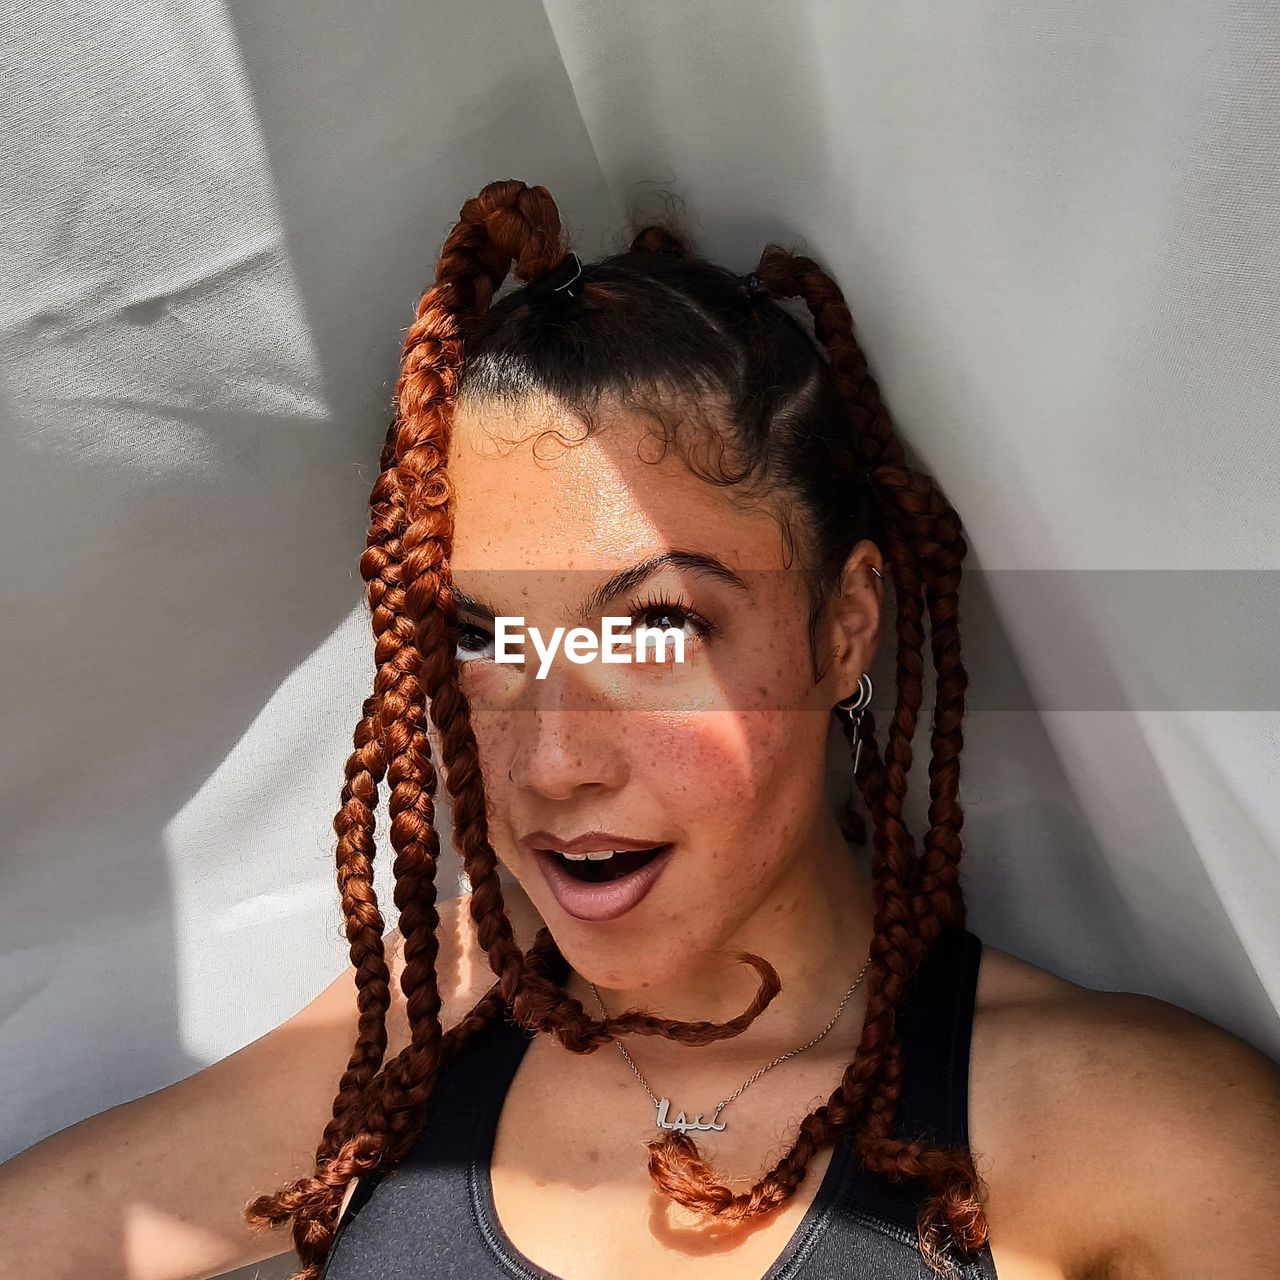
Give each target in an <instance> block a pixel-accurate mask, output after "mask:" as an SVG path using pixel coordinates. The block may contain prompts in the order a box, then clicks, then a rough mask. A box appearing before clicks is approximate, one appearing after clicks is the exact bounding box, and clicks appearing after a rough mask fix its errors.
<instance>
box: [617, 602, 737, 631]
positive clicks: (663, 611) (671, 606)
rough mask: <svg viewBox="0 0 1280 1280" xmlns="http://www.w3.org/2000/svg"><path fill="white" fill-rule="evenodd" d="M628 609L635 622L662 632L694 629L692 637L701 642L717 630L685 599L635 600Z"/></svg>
mask: <svg viewBox="0 0 1280 1280" xmlns="http://www.w3.org/2000/svg"><path fill="white" fill-rule="evenodd" d="M627 608H628V609H629V610H630V611H631V618H632V621H633V622H642V623H643V624H644V625H645V626H647V627H656V628H659V629H662V630H665V629H667V628H671V629H672V630H675V631H681V630H683V629H684V628H685V627H692V628H693V631H692V635H693V636H694V637H695V638H697V639H699V640H705V639H706V638H707V637H708V636H710V635H713V634H714V633H715V630H716V628H715V624H714V623H712V622H711V621H710V620H709V619H707V618H704V617H703V616H702V614H700V613H699V612H698V611H697V610H696V609H693V608H691V607H690V606H689V605H687V604H686V603H685V602H684V600H683V598H677V599H675V600H669V599H667V598H666V597H665V596H663V597H657V598H655V597H649V598H647V599H645V600H634V601H632V602H631V603H630V604H629V605H628V606H627Z"/></svg>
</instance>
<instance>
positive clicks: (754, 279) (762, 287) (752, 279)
mask: <svg viewBox="0 0 1280 1280" xmlns="http://www.w3.org/2000/svg"><path fill="white" fill-rule="evenodd" d="M738 281H739V283H740V284H741V285H742V287H743V288H744V289H745V290H746V291H747V297H748V298H753V299H754V298H767V297H768V296H769V286H768V285H767V284H765V282H764V281H763V280H761V279H760V276H759V274H758V273H757V272H755V271H748V272H747V274H746V275H745V276H739V277H738Z"/></svg>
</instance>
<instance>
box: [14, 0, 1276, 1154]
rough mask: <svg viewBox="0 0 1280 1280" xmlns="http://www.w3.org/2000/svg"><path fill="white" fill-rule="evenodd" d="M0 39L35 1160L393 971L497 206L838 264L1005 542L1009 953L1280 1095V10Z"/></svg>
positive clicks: (917, 436) (971, 747) (963, 499)
mask: <svg viewBox="0 0 1280 1280" xmlns="http://www.w3.org/2000/svg"><path fill="white" fill-rule="evenodd" d="M0 37H2V39H0V46H2V48H3V58H4V63H5V71H4V75H3V77H2V78H0V102H2V104H3V120H4V126H3V127H4V131H5V132H4V139H5V140H4V144H3V152H4V154H3V164H2V165H0V234H2V235H3V259H2V260H0V262H2V269H3V284H4V287H3V289H2V290H0V354H2V357H3V360H2V363H0V414H2V415H3V427H4V431H3V455H2V458H0V466H2V470H0V502H2V504H3V505H2V510H0V521H2V525H0V533H2V536H3V548H4V556H3V567H2V568H0V591H2V592H3V643H2V645H0V664H2V666H0V678H2V679H3V690H4V703H3V705H4V713H5V714H4V734H3V748H2V749H3V751H4V761H3V767H2V768H0V786H3V789H4V799H5V803H4V811H3V836H4V839H3V844H4V847H3V863H2V865H0V930H2V946H3V965H2V967H0V1157H3V1156H8V1155H11V1154H13V1153H15V1152H17V1151H19V1150H21V1149H22V1148H24V1147H25V1146H27V1145H29V1144H30V1143H32V1142H34V1141H36V1140H38V1139H39V1138H41V1137H43V1136H44V1135H46V1134H48V1133H50V1132H52V1131H54V1130H56V1129H59V1128H62V1127H63V1126H65V1125H68V1124H70V1123H72V1122H74V1121H76V1120H78V1119H80V1118H81V1117H83V1116H86V1115H88V1114H90V1113H92V1112H95V1111H99V1110H101V1109H103V1108H106V1107H108V1106H110V1105H112V1104H115V1103H118V1102H122V1101H124V1100H126V1099H130V1098H134V1097H137V1096H139V1095H141V1094H143V1093H146V1092H149V1091H151V1090H153V1089H156V1088H158V1087H160V1086H162V1085H164V1084H166V1083H168V1082H170V1081H173V1080H176V1079H178V1078H180V1077H182V1076H185V1075H187V1074H189V1073H191V1072H193V1071H195V1070H197V1069H199V1068H200V1067H202V1066H203V1065H205V1064H207V1063H209V1062H212V1061H214V1060H215V1059H218V1058H220V1057H223V1056H225V1055H226V1054H228V1053H231V1052H232V1051H234V1050H235V1049H236V1048H238V1047H240V1046H241V1045H243V1044H245V1043H247V1042H248V1041H250V1040H252V1039H254V1038H255V1037H257V1036H258V1035H260V1034H262V1033H263V1032H265V1031H266V1030H268V1029H269V1028H271V1027H272V1026H274V1025H276V1024H277V1023H278V1022H280V1021H281V1020H283V1019H284V1018H285V1017H287V1016H288V1015H290V1014H292V1013H293V1012H294V1011H296V1010H297V1009H299V1008H300V1007H301V1006H302V1005H303V1004H305V1003H306V1002H307V1001H308V1000H309V999H310V998H311V997H313V996H314V995H315V994H316V993H317V992H318V991H319V990H320V989H321V988H322V987H323V986H325V985H326V984H327V983H328V982H329V981H331V980H332V978H333V977H334V976H335V975H336V974H337V973H338V972H340V971H341V969H342V968H343V967H344V966H345V964H346V954H345V945H344V940H343V937H342V933H341V927H340V919H339V913H338V908H337V899H336V890H335V889H334V886H333V879H332V866H331V847H332V832H331V827H330V823H331V820H332V816H333V812H334V810H335V808H336V804H337V797H338V790H339V785H340V781H341V769H342V762H343V760H344V759H345V757H346V755H347V753H348V750H349V747H350V734H351V730H352V727H353V726H354V724H355V723H356V720H357V717H358V712H359V707H360V702H361V699H362V698H363V697H364V695H365V693H366V692H367V690H368V687H369V681H370V679H371V674H372V658H371V653H372V642H371V639H370V635H369V630H368V625H367V622H366V620H365V612H364V605H363V602H362V598H361V588H362V584H361V582H360V579H359V576H358V574H357V572H356V562H357V559H358V557H359V554H360V550H361V548H362V547H363V529H364V515H365V499H366V496H367V493H368V489H369V486H370V485H371V483H372V481H373V478H374V476H375V474H376V465H377V455H378V448H379V445H380V442H381V438H382V435H383V432H384V430H385V427H386V423H387V421H388V418H389V403H390V396H391V390H392V387H393V385H394V378H395V373H396V363H397V357H398V352H399V343H400V339H401V337H402V335H403V332H404V329H405V327H406V326H407V325H408V323H409V321H410V318H411V314H412V307H413V304H414V303H415V301H416V299H417V298H418V296H419V295H420V293H421V292H422V290H423V289H424V288H425V287H426V286H427V285H428V283H429V281H430V279H431V276H432V272H433V269H434V262H435V255H436V253H437V251H438V249H439V246H440V243H441V241H442V239H443V237H444V235H445V234H446V232H447V231H448V229H449V227H450V226H451V225H452V223H453V221H454V219H455V218H456V215H457V211H458V208H459V206H460V205H461V204H462V202H463V201H464V200H465V199H467V198H469V197H470V196H471V195H473V194H475V193H476V192H477V191H479V189H480V188H481V187H482V186H484V185H485V184H486V183H487V182H489V181H491V180H493V179H495V178H508V177H516V178H520V179H523V180H524V181H527V182H529V183H543V184H545V185H547V186H548V187H549V188H550V190H551V192H552V193H553V195H554V196H555V198H556V199H557V201H558V202H559V203H560V206H561V208H562V210H563V212H564V215H565V218H566V221H567V223H568V226H569V228H570V229H571V231H572V232H573V234H574V238H575V244H576V246H577V248H578V249H579V251H580V252H581V253H582V254H583V255H584V256H590V257H595V256H598V255H599V254H600V253H602V252H605V251H607V250H609V249H610V248H611V247H612V246H613V242H614V238H615V237H616V235H617V233H618V232H619V230H620V228H621V227H622V225H623V223H624V221H625V217H626V213H627V211H628V209H629V208H630V207H633V206H635V205H636V203H637V202H641V207H645V206H644V203H643V202H645V201H648V200H652V201H653V202H654V208H655V209H656V208H659V207H660V206H661V201H662V198H663V195H664V193H665V192H673V193H675V194H676V195H677V196H678V197H679V199H680V200H681V201H683V202H684V207H685V214H686V220H687V223H688V226H689V229H690V230H691V232H692V233H693V235H694V236H695V238H696V240H697V242H698V245H699V247H700V248H701V249H702V250H704V251H705V252H707V253H708V254H709V255H711V256H713V257H716V258H718V259H719V260H721V261H724V262H725V263H726V264H728V265H730V266H732V267H734V268H736V269H738V270H744V271H745V270H747V269H749V268H750V267H752V266H753V265H754V264H755V261H756V257H757V255H758V253H759V251H760V249H761V247H762V246H763V245H764V244H765V243H766V241H768V240H770V239H775V240H780V241H782V242H783V243H785V244H788V245H792V246H795V247H798V248H800V249H802V250H803V251H805V252H808V253H810V254H812V255H813V256H815V257H818V258H819V259H820V260H821V261H823V262H824V263H825V264H826V265H827V266H828V267H829V269H830V270H831V271H832V273H833V274H834V275H835V277H836V279H837V280H838V281H839V282H840V283H841V285H842V287H843V288H844V290H845V292H846V295H847V297H848V299H849V302H850V306H851V308H852V310H853V313H854V317H855V321H856V323H857V325H858V330H859V334H860V338H861V341H862V343H863V345H864V347H865V349H866V351H867V353H868V357H869V359H870V362H871V366H872V369H873V371H874V372H875V374H876V376H877V378H878V379H879V381H880V385H881V388H882V391H883V393H884V396H885V399H886V401H887V403H888V405H889V407H890V411H891V413H892V414H893V416H894V418H895V421H896V422H897V424H898V428H899V431H900V433H901V434H902V436H903V437H904V438H905V439H906V440H907V442H908V445H909V447H910V449H911V450H912V451H913V453H914V454H915V456H916V458H917V459H918V460H919V461H920V462H921V463H922V465H924V466H925V467H926V468H927V469H929V470H930V471H932V472H933V473H934V474H935V475H937V476H938V478H939V479H940V481H941V482H942V484H943V485H944V487H945V488H946V490H947V492H948V495H949V496H950V498H951V500H952V501H953V502H954V503H955V505H956V507H957V508H958V509H959V511H960V512H961V514H962V516H963V517H964V518H965V521H966V525H967V530H968V536H969V542H970V547H971V554H970V559H969V562H968V573H969V577H968V579H967V586H966V595H965V601H966V609H967V610H968V613H967V619H968V622H967V625H966V636H967V645H968V647H967V661H968V664H969V667H970V672H971V677H972V689H971V693H972V699H973V703H972V707H973V709H972V711H971V715H970V719H969V722H968V732H967V746H966V751H965V756H964V760H965V764H964V784H963V785H964V800H965V803H966V812H967V822H966V826H965V837H966V848H967V853H966V860H967V861H966V865H967V870H966V885H967V891H968V894H969V901H970V926H971V927H972V928H973V929H974V930H975V931H976V932H978V933H979V934H981V935H982V936H983V938H984V939H985V940H986V941H987V942H989V943H991V944H992V945H995V946H999V947H1003V948H1005V949H1007V950H1010V951H1012V952H1014V953H1016V954H1018V955H1021V956H1024V957H1025V958H1027V959H1029V960H1032V961H1034V962H1036V963H1039V964H1041V965H1043V966H1045V967H1047V968H1050V969H1052V970H1054V971H1056V972H1058V973H1061V974H1063V975H1064V976H1066V977H1069V978H1072V979H1074V980H1076V981H1080V982H1084V983H1086V984H1088V985H1091V986H1099V987H1124V988H1130V989H1135V990H1141V991H1147V992H1151V993H1153V994H1156V995H1159V996H1162V997H1164V998H1166V999H1170V1000H1172V1001H1174V1002H1176V1003H1178V1004H1181V1005H1184V1006H1186V1007H1188V1008H1191V1009H1193V1010H1195V1011H1197V1012H1199V1013H1202V1014H1204V1015H1205V1016H1207V1017H1209V1018H1210V1019H1212V1020H1213V1021H1215V1022H1218V1023H1220V1024H1221V1025H1223V1026H1226V1027H1228V1028H1230V1029H1231V1030H1233V1031H1235V1032H1237V1033H1238V1034H1240V1035H1242V1036H1244V1037H1246V1038H1247V1039H1250V1040H1252V1041H1253V1042H1254V1043H1256V1044H1258V1045H1260V1046H1262V1047H1264V1048H1265V1049H1267V1050H1268V1051H1270V1052H1271V1053H1273V1054H1278V1055H1280V1017H1278V1016H1277V1008H1278V1007H1280V929H1277V925H1276V916H1277V907H1278V906H1280V856H1278V854H1277V850H1278V848H1280V801H1278V800H1277V796H1280V786H1278V782H1280V778H1278V774H1280V743H1278V733H1277V724H1278V719H1280V716H1278V713H1277V708H1280V695H1278V692H1277V685H1280V680H1277V670H1276V659H1275V654H1274V651H1273V646H1272V640H1273V637H1274V634H1275V624H1276V621H1277V616H1278V611H1277V607H1276V594H1277V593H1276V588H1275V586H1274V582H1275V580H1276V575H1275V571H1276V569H1277V568H1278V567H1280V499H1278V497H1277V495H1278V494H1280V444H1278V442H1277V433H1276V427H1275V424H1276V416H1277V407H1278V406H1280V382H1278V379H1277V361H1276V354H1275V353H1276V351H1277V350H1280V305H1278V303H1277V298H1278V296H1280V295H1278V292H1277V286H1278V285H1280V159H1278V157H1280V74H1278V72H1280V10H1277V9H1276V7H1275V6H1273V5H1268V4H1266V3H1264V0H1247V2H1246V0H1238V2H1232V0H1218V3H1215V4H1205V3H1202V2H1199V0H1147V2H1141V0H1072V2H1071V3H1069V4H1064V3H1058V2H1056V0H1044V2H1043V3H1039V4H1026V5H1010V4H1005V3H995V2H993V0H974V2H973V3H968V4H962V5H947V4H936V3H928V2H927V0H899V3H896V4H893V5H883V4H877V3H871V2H870V0H858V2H850V0H840V2H836V0H832V2H831V3H821V2H818V0H811V2H808V3H802V2H796V3H789V4H785V5H780V4H771V3H764V2H763V0H698V2H696V3H689V2H687V0H684V2H680V3H677V2H676V0H644V2H643V3H634V2H633V3H624V2H623V0H544V2H543V3H541V4H539V3H534V2H533V0H456V2H455V0H414V2H413V3H407V2H403V0H375V2H374V3H371V4H362V5H352V4H350V3H347V2H346V0H230V2H226V0H223V2H221V3H220V2H218V0H207V2H204V3H201V2H199V0H138V2H137V3H135V4H132V5H128V6H124V5H120V6H116V5H109V4H94V3H92V2H89V3H76V4H73V3H69V2H68V0H54V2H50V0H10V4H9V5H8V7H7V12H6V14H5V16H4V17H3V18H0ZM877 685H878V688H879V689H880V690H882V691H884V690H887V689H888V688H889V687H890V682H889V679H888V676H882V677H881V678H880V679H879V680H878V681H877ZM883 696H884V694H883V693H882V694H881V697H882V698H883ZM883 722H884V717H883V715H882V716H881V723H882V724H883ZM926 748H927V741H925V740H924V739H923V738H922V741H921V751H920V754H919V755H918V757H917V766H916V771H915V772H916V773H917V777H918V781H917V783H916V792H917V795H918V793H919V791H920V789H921V788H922V787H923V786H925V785H926V781H927V780H926V766H927V750H926ZM383 870H384V880H383V883H384V884H385V883H386V879H385V870H386V869H385V865H384V869H383ZM449 883H450V884H452V876H450V877H449ZM389 918H391V913H390V912H389Z"/></svg>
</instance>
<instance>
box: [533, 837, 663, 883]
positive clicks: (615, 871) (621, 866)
mask: <svg viewBox="0 0 1280 1280" xmlns="http://www.w3.org/2000/svg"><path fill="white" fill-rule="evenodd" d="M670 847H671V846H670V845H665V844H658V845H654V847H653V848H652V849H636V850H621V849H619V850H616V851H614V852H612V853H577V854H570V853H560V852H559V851H558V850H554V849H548V850H547V853H548V854H549V855H550V856H552V857H555V858H558V859H559V860H560V865H561V868H562V869H563V871H564V873H565V875H567V876H571V877H572V878H573V879H575V880H581V881H582V883H583V884H605V883H606V882H608V881H610V880H621V879H622V877H623V876H629V875H630V874H631V873H632V872H633V871H639V870H640V868H641V867H645V866H648V865H649V863H651V862H652V861H653V860H654V858H656V857H657V856H658V854H660V853H661V852H662V851H663V850H664V849H668V848H670Z"/></svg>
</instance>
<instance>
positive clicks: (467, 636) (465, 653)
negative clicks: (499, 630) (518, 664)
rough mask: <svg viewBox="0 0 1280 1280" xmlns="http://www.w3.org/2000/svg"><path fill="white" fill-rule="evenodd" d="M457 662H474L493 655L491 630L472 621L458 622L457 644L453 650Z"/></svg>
mask: <svg viewBox="0 0 1280 1280" xmlns="http://www.w3.org/2000/svg"><path fill="white" fill-rule="evenodd" d="M454 652H455V653H456V655H457V659H458V661H459V662H475V661H476V660H477V659H480V658H492V657H493V632H492V631H489V630H486V629H485V628H484V627H481V626H477V625H476V624H475V623H474V622H459V623H458V645H457V648H456V649H455V650H454Z"/></svg>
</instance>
